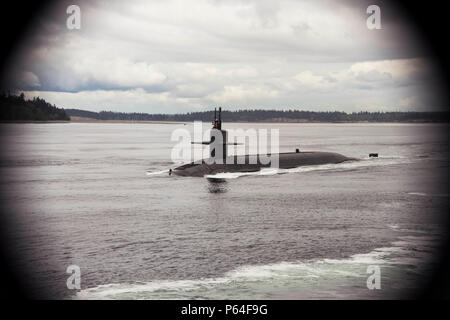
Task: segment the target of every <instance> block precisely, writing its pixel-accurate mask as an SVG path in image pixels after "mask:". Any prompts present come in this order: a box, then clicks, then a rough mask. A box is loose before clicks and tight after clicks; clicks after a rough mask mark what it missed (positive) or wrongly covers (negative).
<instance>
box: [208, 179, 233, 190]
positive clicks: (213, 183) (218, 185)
mask: <svg viewBox="0 0 450 320" xmlns="http://www.w3.org/2000/svg"><path fill="white" fill-rule="evenodd" d="M208 191H209V192H210V193H225V192H228V183H227V182H226V180H225V179H208Z"/></svg>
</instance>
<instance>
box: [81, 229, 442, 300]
mask: <svg viewBox="0 0 450 320" xmlns="http://www.w3.org/2000/svg"><path fill="white" fill-rule="evenodd" d="M392 229H393V230H396V231H398V232H400V233H401V232H403V233H404V235H402V236H399V237H398V239H397V241H394V242H392V243H391V246H390V247H381V248H377V249H374V250H373V251H371V252H369V253H361V254H355V255H352V256H350V257H348V258H344V259H316V260H307V261H294V262H279V263H274V264H267V265H247V266H241V267H238V268H236V269H234V270H231V271H229V272H227V273H225V274H224V275H223V276H221V277H217V278H203V279H196V280H155V281H151V282H147V283H136V284H129V283H122V284H106V285H100V286H97V287H94V288H88V289H84V290H81V291H80V292H78V293H77V295H76V296H75V299H317V298H320V299H336V298H338V299H342V298H344V299H353V298H355V299H361V298H367V299H373V298H386V290H388V292H389V290H391V291H392V292H393V293H395V292H397V291H398V290H400V289H404V288H399V287H398V286H396V287H391V288H390V287H389V285H390V283H394V282H397V283H398V279H399V278H401V279H402V281H401V283H409V284H411V283H413V284H414V283H416V284H417V283H418V280H417V279H420V278H421V277H423V274H424V273H426V271H425V269H426V267H427V266H428V264H427V263H428V262H429V261H430V258H431V257H432V254H433V252H434V250H435V249H436V247H435V246H436V237H433V236H429V235H427V236H423V235H419V236H417V235H411V232H409V231H408V230H403V229H400V228H398V227H397V226H395V228H394V227H393V228H392ZM369 265H376V266H379V267H380V270H381V274H382V279H383V282H382V285H383V286H384V287H383V289H384V290H383V293H382V294H383V296H381V294H380V293H379V292H378V293H377V292H375V291H381V290H368V289H367V286H366V280H367V277H368V269H367V268H368V266H369ZM403 281H405V282H403ZM336 288H339V294H337V290H336ZM396 290H397V291H396ZM394 297H395V296H394Z"/></svg>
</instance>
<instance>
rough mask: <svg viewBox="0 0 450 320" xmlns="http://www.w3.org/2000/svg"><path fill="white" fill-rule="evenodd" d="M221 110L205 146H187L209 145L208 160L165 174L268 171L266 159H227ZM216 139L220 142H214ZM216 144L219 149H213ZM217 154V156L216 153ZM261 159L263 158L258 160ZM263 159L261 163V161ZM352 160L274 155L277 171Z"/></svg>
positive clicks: (336, 155) (305, 154) (310, 153)
mask: <svg viewBox="0 0 450 320" xmlns="http://www.w3.org/2000/svg"><path fill="white" fill-rule="evenodd" d="M221 114H222V108H219V114H218V115H219V116H218V117H217V112H216V110H214V121H213V123H212V124H213V128H212V130H211V139H210V141H206V142H191V143H192V144H196V143H199V144H206V145H210V158H208V159H202V160H199V161H195V162H191V163H188V164H185V165H182V166H179V167H177V168H175V169H173V170H170V171H169V174H175V175H177V176H184V177H203V176H205V175H215V174H217V173H229V172H255V171H260V170H261V169H263V168H269V167H271V164H270V163H266V162H267V161H265V159H266V157H267V156H269V157H270V156H271V154H268V155H266V154H265V155H259V154H258V155H253V156H250V155H239V156H238V155H234V156H227V146H228V145H236V144H237V143H228V142H227V131H226V130H222V115H221ZM218 135H219V136H220V137H221V138H222V139H216V137H218ZM218 143H219V145H217V144H218ZM216 150H219V151H221V153H222V154H221V155H217V156H218V157H220V158H219V159H220V161H217V160H218V159H217V158H216ZM219 153H220V152H219ZM263 156H264V158H262V157H263ZM251 157H252V159H250V158H251ZM263 159H264V160H263ZM350 160H356V159H354V158H348V157H346V156H344V155H342V154H339V153H334V152H319V151H302V152H300V150H299V149H296V151H295V152H286V153H279V154H278V168H280V169H291V168H297V167H301V166H311V165H322V164H337V163H341V162H344V161H350Z"/></svg>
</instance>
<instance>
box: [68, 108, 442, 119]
mask: <svg viewBox="0 0 450 320" xmlns="http://www.w3.org/2000/svg"><path fill="white" fill-rule="evenodd" d="M66 112H67V114H68V115H69V116H73V117H82V118H91V119H96V120H125V121H195V120H199V121H206V122H208V121H212V119H213V117H214V111H203V112H192V113H185V114H148V113H122V112H112V111H100V112H92V111H86V110H79V109H66ZM222 118H223V119H224V120H225V121H227V122H361V121H366V122H449V120H450V114H449V112H354V113H345V112H338V111H332V112H328V111H326V112H315V111H301V110H286V111H283V110H237V111H226V110H225V111H222Z"/></svg>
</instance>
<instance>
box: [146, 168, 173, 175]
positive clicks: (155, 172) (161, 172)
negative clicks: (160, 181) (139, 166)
mask: <svg viewBox="0 0 450 320" xmlns="http://www.w3.org/2000/svg"><path fill="white" fill-rule="evenodd" d="M166 173H169V169H166V170H161V171H147V172H146V173H145V174H146V175H148V176H156V175H160V174H166Z"/></svg>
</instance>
